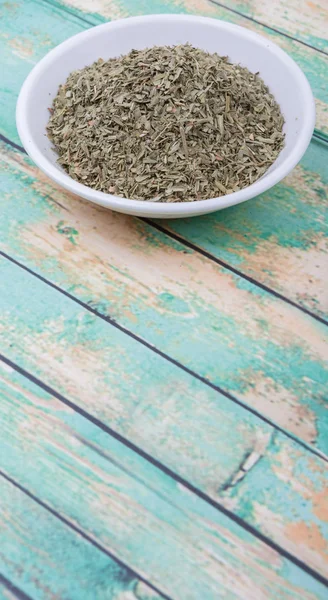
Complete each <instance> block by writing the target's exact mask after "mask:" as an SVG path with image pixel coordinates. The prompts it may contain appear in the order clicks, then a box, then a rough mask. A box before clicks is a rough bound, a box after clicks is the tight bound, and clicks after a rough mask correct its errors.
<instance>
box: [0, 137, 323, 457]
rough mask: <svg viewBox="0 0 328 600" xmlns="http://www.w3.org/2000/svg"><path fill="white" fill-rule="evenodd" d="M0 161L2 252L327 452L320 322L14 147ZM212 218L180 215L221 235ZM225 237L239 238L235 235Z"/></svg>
mask: <svg viewBox="0 0 328 600" xmlns="http://www.w3.org/2000/svg"><path fill="white" fill-rule="evenodd" d="M0 159H1V162H2V173H3V175H2V181H3V183H2V184H0V185H2V193H3V194H4V197H5V198H6V202H5V204H6V210H5V211H4V214H3V216H2V218H1V222H0V240H1V241H0V248H1V249H2V250H4V251H5V252H6V253H7V254H9V255H10V256H12V257H13V258H15V259H16V260H19V261H21V262H22V264H24V265H26V266H28V267H29V268H31V269H33V270H35V271H36V272H38V273H39V274H41V275H43V276H45V277H46V278H47V279H49V280H50V281H52V282H53V283H55V284H56V285H59V286H60V287H61V288H62V289H64V290H66V291H68V292H70V293H72V294H73V295H74V296H75V297H76V298H78V299H80V300H82V301H83V302H85V303H87V304H88V305H90V306H92V307H93V308H94V309H96V310H97V311H99V312H100V313H101V314H102V315H104V316H106V315H110V316H111V317H112V318H114V319H115V320H116V321H117V322H118V323H119V324H121V325H122V326H124V327H127V328H128V329H129V330H130V331H132V332H133V333H134V334H136V335H138V336H140V337H141V338H142V339H146V340H147V341H148V342H149V343H151V344H153V345H155V346H156V347H157V348H159V349H160V350H161V351H162V352H165V353H166V354H168V355H169V356H170V357H173V358H174V359H176V360H178V361H179V362H180V363H181V364H182V365H184V366H185V367H187V368H189V369H192V370H193V371H195V372H196V373H198V374H200V375H201V376H203V377H206V378H207V380H209V381H210V382H212V383H213V384H215V385H218V386H220V387H221V388H222V389H223V390H225V391H226V392H228V393H231V394H233V395H234V396H235V397H236V398H237V399H238V400H239V401H241V402H242V403H244V404H245V405H246V406H250V407H252V408H254V409H255V410H257V411H258V412H259V413H261V414H263V415H265V416H267V417H268V418H270V419H272V420H273V421H274V422H276V423H278V424H279V425H280V426H281V427H282V428H284V429H285V430H287V431H290V432H292V433H293V434H294V435H296V436H297V437H299V438H300V439H303V440H304V441H305V442H307V443H309V444H313V445H315V446H316V447H317V448H318V449H319V450H321V451H323V452H326V453H327V450H328V435H327V425H328V423H327V417H326V412H325V408H324V405H323V398H324V397H325V390H326V387H327V381H328V372H327V366H326V364H325V362H326V361H325V359H326V343H325V341H326V327H325V326H324V325H321V324H320V323H317V322H316V321H315V320H314V319H311V318H310V317H308V316H307V315H304V314H303V313H302V312H301V311H300V310H298V309H296V308H294V307H291V306H289V305H288V304H286V303H285V302H283V301H282V300H280V299H277V298H275V297H273V296H272V295H271V294H269V293H268V292H264V291H263V290H261V289H260V288H258V287H257V286H256V285H254V284H250V283H249V282H247V281H245V280H243V279H242V278H241V277H239V276H237V275H234V274H232V273H231V272H230V271H229V270H228V269H226V268H223V267H220V266H218V265H215V264H214V263H213V262H212V261H210V260H209V259H208V258H204V257H202V256H200V255H199V254H198V253H197V252H195V251H192V250H190V249H186V247H185V246H184V245H183V244H181V243H177V242H175V241H173V240H172V239H170V238H169V237H168V236H166V235H165V234H163V233H161V232H158V231H157V230H156V229H154V228H153V227H152V226H151V225H148V224H146V223H144V222H142V221H140V220H137V219H131V218H129V217H125V216H123V215H118V214H115V213H112V212H110V211H106V210H103V209H100V208H98V207H95V206H92V205H90V204H87V203H85V202H82V201H78V200H77V199H76V198H73V197H71V196H69V195H68V194H67V193H66V192H62V191H60V190H58V188H56V187H55V186H53V185H52V184H50V182H49V181H48V179H46V178H45V177H44V176H42V175H41V174H40V173H39V172H38V171H37V170H36V169H35V168H34V167H33V166H32V164H31V162H30V161H29V160H28V159H27V158H25V157H24V156H22V155H21V154H19V153H17V152H15V151H13V150H12V149H10V148H9V147H7V148H6V147H5V146H4V145H3V146H2V152H1V150H0ZM248 204H249V207H250V208H249V211H250V213H252V210H253V208H252V206H253V203H248ZM313 205H314V206H313ZM240 211H241V215H245V209H244V206H242V207H240ZM310 211H312V221H310V216H309V213H310ZM225 213H227V219H228V220H229V218H230V223H233V216H232V215H231V212H230V213H229V211H224V212H223V213H222V214H225ZM299 213H300V218H301V219H303V217H302V214H301V209H299ZM309 213H308V216H309V238H310V236H311V234H312V233H313V224H314V223H316V222H320V217H321V215H322V208H320V207H319V206H318V204H317V203H314V202H313V203H312V205H311V208H309ZM220 214H221V213H218V215H220ZM310 214H311V213H310ZM230 215H231V216H230ZM292 215H293V213H292ZM220 218H222V217H220V216H217V215H214V216H212V221H211V220H209V222H210V223H213V222H214V223H215V220H220ZM281 220H283V217H282V218H281ZM203 222H204V226H203V225H202V223H203ZM207 222H208V221H206V220H205V221H203V220H202V219H194V220H191V221H189V223H188V222H185V223H184V224H183V227H185V229H184V231H186V233H187V234H188V226H189V227H192V228H193V230H192V234H194V235H195V236H196V235H198V236H199V237H198V238H197V242H199V240H200V239H201V240H204V239H205V240H206V235H208V237H209V236H210V234H212V238H213V239H214V235H215V228H214V226H213V228H212V229H211V227H210V225H208V226H207V229H205V228H206V223H207ZM237 222H238V221H237ZM249 222H250V220H249ZM239 223H240V224H242V223H245V219H243V218H241V219H240V220H239ZM257 223H258V227H257V230H258V229H259V227H260V223H261V221H260V220H258V221H257ZM292 223H293V221H292V216H291V226H290V231H291V232H292ZM311 224H312V225H311ZM175 227H177V228H179V225H178V223H177V222H176V225H175ZM198 228H199V232H198ZM253 231H254V237H256V235H255V232H256V227H254V230H253ZM207 232H208V233H207ZM179 233H180V230H179ZM187 237H188V236H187ZM189 237H190V236H189ZM225 239H226V245H227V246H228V245H230V247H232V245H233V240H236V245H238V244H239V236H238V235H237V234H236V233H235V235H233V234H231V235H230V236H229V235H228V234H226V238H225ZM229 239H231V240H232V241H231V242H230V244H229ZM222 241H223V240H222ZM200 243H201V242H199V244H200ZM215 248H220V245H219V244H216V245H215V242H214V241H213V245H212V247H211V248H210V250H211V251H213V253H215ZM221 248H223V243H222V246H221ZM231 255H232V252H231ZM155 274H156V280H154V276H155ZM163 319H165V326H163ZM290 364H293V370H292V372H291V369H290Z"/></svg>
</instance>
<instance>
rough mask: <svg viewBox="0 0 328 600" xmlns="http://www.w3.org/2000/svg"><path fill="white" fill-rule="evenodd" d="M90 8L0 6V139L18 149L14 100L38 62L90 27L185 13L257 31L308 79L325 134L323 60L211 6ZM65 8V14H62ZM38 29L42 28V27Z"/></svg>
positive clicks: (116, 4) (29, 2)
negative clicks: (139, 16)
mask: <svg viewBox="0 0 328 600" xmlns="http://www.w3.org/2000/svg"><path fill="white" fill-rule="evenodd" d="M92 6H93V7H94V11H96V12H93V13H90V12H87V11H88V7H90V2H89V0H71V2H69V1H67V2H66V3H65V5H64V4H61V3H59V2H57V1H56V0H18V1H17V2H15V3H10V2H9V3H8V2H4V1H3V0H1V2H0V17H1V19H2V34H1V36H0V52H1V55H2V56H3V57H4V58H3V62H4V64H5V65H6V66H8V67H9V68H6V69H4V72H3V74H2V77H1V82H0V86H1V87H0V89H1V91H2V94H1V104H0V128H1V131H2V133H3V134H4V135H6V136H7V137H9V138H10V139H12V140H13V141H15V142H16V143H19V138H18V135H17V132H16V129H15V125H14V122H15V120H14V113H15V103H16V97H17V95H18V92H19V89H20V87H21V85H22V83H23V81H24V79H25V77H26V76H27V74H28V73H29V71H30V70H31V68H32V67H33V65H34V64H36V63H37V62H38V60H40V59H41V58H42V56H44V55H45V54H46V53H47V52H48V51H49V50H50V49H51V48H53V47H54V46H55V45H57V44H59V43H60V42H62V41H64V40H65V39H67V38H68V37H69V36H71V35H74V34H76V33H78V32H79V31H83V30H84V29H87V28H88V27H90V26H92V25H97V24H99V23H103V22H105V21H107V20H108V19H113V18H118V17H122V16H128V15H137V14H145V13H153V12H159V13H160V12H188V13H190V14H204V15H207V16H211V17H214V18H219V19H222V20H225V21H231V22H233V23H237V24H238V25H242V26H244V27H247V28H248V29H251V30H253V31H257V32H258V33H261V34H262V35H264V36H266V37H268V38H269V39H270V40H272V41H274V42H275V43H277V44H278V45H280V47H281V48H282V49H283V50H285V51H286V52H288V54H290V55H291V56H292V57H293V58H294V59H295V60H296V62H297V63H298V64H299V66H300V67H301V68H302V69H303V71H304V72H305V74H306V75H307V77H308V79H309V82H310V84H311V87H312V90H313V93H314V95H315V98H316V108H317V124H316V126H317V128H318V129H321V130H322V131H326V132H328V116H327V115H328V91H327V86H326V85H325V81H326V79H327V73H328V57H327V56H325V55H322V54H319V53H318V52H316V51H315V50H312V49H311V48H307V47H306V46H303V45H301V44H298V43H297V42H294V41H293V40H289V39H288V38H286V37H284V36H282V35H279V34H277V33H275V32H273V31H271V30H269V29H267V28H265V27H261V26H259V25H257V24H254V23H252V22H250V21H248V20H247V19H245V18H244V17H240V16H238V15H234V14H233V13H231V12H229V11H228V10H227V9H224V8H221V7H219V6H215V5H213V4H210V3H209V2H208V1H207V0H195V1H191V0H176V1H175V0H165V1H163V0H160V1H158V2H156V3H153V2H152V1H151V0H147V1H145V0H144V1H142V2H140V1H139V2H135V0H115V1H112V0H109V1H108V0H107V1H106V0H97V2H94V3H93V4H92ZM65 7H66V8H67V9H68V11H69V12H64V10H63V9H65ZM89 11H90V8H89ZM36 15H37V19H36V18H35V16H36ZM38 23H42V26H39V25H38Z"/></svg>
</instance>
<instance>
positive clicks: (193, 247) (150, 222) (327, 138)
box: [0, 0, 328, 326]
mask: <svg viewBox="0 0 328 600" xmlns="http://www.w3.org/2000/svg"><path fill="white" fill-rule="evenodd" d="M44 1H45V0H44ZM319 134H320V135H319ZM313 136H314V137H317V138H318V139H319V140H320V141H321V142H325V143H328V136H325V135H324V134H321V132H319V131H317V133H314V134H313ZM0 140H2V141H3V142H4V143H6V144H8V145H9V146H11V147H12V148H15V150H18V151H20V152H22V153H24V154H27V152H26V150H25V149H24V148H23V147H22V146H19V145H18V144H16V143H15V142H12V141H11V140H9V139H8V138H7V137H6V136H4V135H2V134H1V133H0ZM137 218H139V219H140V220H141V221H143V222H144V223H147V224H148V225H149V226H150V227H153V228H154V229H157V230H158V231H160V232H161V233H164V234H165V235H167V236H168V237H170V238H172V239H174V240H175V241H177V242H179V243H180V244H183V245H184V246H186V247H187V248H190V249H191V250H193V251H194V252H197V253H198V254H201V255H202V256H204V257H205V258H207V259H209V260H211V261H212V262H214V263H216V264H218V265H219V266H221V267H223V268H224V269H227V270H228V271H230V272H231V273H234V274H235V275H237V276H238V277H241V278H242V279H245V280H246V281H248V282H249V283H251V284H253V285H255V286H257V287H259V288H260V289H262V290H264V291H265V292H267V293H268V294H271V295H272V296H274V297H276V298H279V300H282V301H283V302H286V303H287V304H289V305H290V306H293V307H294V308H297V309H298V310H300V311H302V312H303V313H305V314H307V315H308V316H310V317H312V318H313V319H315V320H316V321H318V322H319V323H322V324H323V325H327V326H328V320H327V319H324V318H323V317H320V316H319V315H316V314H315V313H313V312H312V311H311V310H309V309H308V308H305V307H304V306H302V305H301V304H298V303H297V302H294V300H291V299H290V298H287V296H284V295H283V294H281V293H280V292H277V291H275V290H273V289H272V288H270V287H269V286H267V285H265V284H264V283H261V282H260V281H257V279H255V278H253V277H251V276H250V275H247V274H246V273H243V272H242V271H240V270H239V269H236V268H235V267H233V266H232V265H229V263H227V262H225V261H224V260H221V259H219V258H217V257H216V256H214V255H213V254H211V253H210V252H207V251H206V250H203V249H202V248H200V246H197V245H196V244H194V243H193V242H189V241H188V240H186V239H185V238H183V237H181V236H179V235H178V234H176V233H174V232H173V231H170V230H169V229H167V228H166V227H163V226H162V225H159V224H158V223H157V222H155V221H153V220H152V219H147V218H146V217H137ZM7 258H9V257H7ZM17 264H18V263H17ZM20 266H22V265H21V264H20ZM31 272H32V273H34V272H33V271H31ZM47 283H49V282H48V281H47Z"/></svg>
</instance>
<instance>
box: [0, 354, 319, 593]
mask: <svg viewBox="0 0 328 600" xmlns="http://www.w3.org/2000/svg"><path fill="white" fill-rule="evenodd" d="M1 387H2V402H1V411H5V414H6V421H5V422H6V435H5V436H3V435H2V436H1V439H0V447H1V453H2V456H3V461H2V462H3V469H4V471H5V472H9V473H10V474H11V476H14V477H15V479H17V480H18V481H19V483H20V484H21V485H22V486H24V487H26V488H28V490H29V492H30V493H33V494H35V493H39V489H40V484H41V485H42V498H43V502H45V503H46V504H47V505H48V506H49V507H51V508H52V509H53V510H56V511H57V512H58V513H59V514H60V515H62V516H63V517H65V518H66V519H68V520H69V522H72V523H74V525H75V527H78V528H79V529H80V530H81V531H83V532H84V533H85V534H86V535H88V536H90V537H91V538H96V539H97V540H98V542H99V543H100V544H101V546H102V547H103V548H104V549H107V550H108V551H111V552H113V553H114V554H115V555H118V556H119V557H120V558H121V559H122V560H124V561H126V562H129V564H130V565H132V566H133V567H134V569H135V570H136V571H138V572H139V573H142V574H143V576H145V577H148V576H149V577H151V579H152V581H153V582H154V583H156V585H157V586H158V587H159V588H160V589H161V590H163V591H164V592H166V593H167V594H169V595H170V596H171V597H173V598H186V599H187V598H188V600H189V599H190V600H193V599H195V600H199V598H208V599H209V600H210V599H212V598H213V599H215V600H216V599H217V598H218V597H222V598H226V599H228V600H230V599H237V598H239V599H240V600H241V599H244V598H253V597H254V598H257V599H258V600H267V599H268V598H272V599H276V598H279V599H281V600H285V599H288V600H289V599H290V600H310V599H311V600H312V599H315V598H320V599H321V598H322V599H324V598H325V597H326V590H325V588H324V586H323V585H322V584H321V583H319V582H318V581H316V580H314V579H313V578H312V577H310V576H309V575H308V574H306V573H305V572H304V571H302V570H301V569H299V568H298V567H296V566H295V565H293V564H292V563H291V562H290V561H288V560H287V559H286V558H284V557H282V556H281V555H280V554H279V553H277V552H276V551H274V550H273V549H272V548H269V547H268V546H266V545H265V544H264V543H263V542H261V541H260V540H257V539H255V538H254V536H252V535H251V534H250V533H248V532H247V531H245V530H244V529H243V528H242V527H240V525H238V524H237V523H234V522H233V521H231V519H229V518H228V517H226V516H225V515H224V514H222V513H221V512H219V511H218V510H216V509H215V508H213V507H212V506H210V505H209V504H208V503H206V502H204V501H203V500H201V499H200V498H198V497H196V496H195V495H194V494H191V493H190V492H188V491H187V490H186V489H185V488H184V487H183V486H182V485H181V484H178V483H177V482H175V481H174V480H173V479H172V478H170V477H168V476H167V475H165V474H164V473H162V472H159V471H158V469H156V468H155V467H154V466H153V465H151V464H149V463H148V462H147V461H145V460H144V459H142V458H141V457H140V456H138V455H136V453H135V452H133V451H132V450H130V449H129V448H127V447H126V446H123V445H122V444H120V442H118V441H117V440H115V439H113V438H112V437H111V436H109V435H107V434H106V433H104V432H102V431H101V430H100V429H99V428H97V427H96V426H95V425H94V424H92V423H90V422H88V421H87V420H86V419H84V418H82V417H81V416H79V415H77V414H76V412H74V411H72V410H71V409H70V408H69V407H68V406H63V404H61V403H60V402H59V401H58V400H56V398H54V397H53V396H51V395H49V394H48V393H45V392H44V391H42V390H40V388H39V387H37V386H35V385H34V384H32V383H31V382H28V381H27V380H26V378H24V377H22V376H20V375H18V374H17V373H16V372H9V371H8V367H7V366H6V368H5V369H4V370H3V371H2V378H1ZM26 455H28V457H29V469H28V470H27V469H26V467H25V457H26ZM34 530H35V528H34ZM35 535H36V534H35ZM58 535H60V527H59V526H58ZM67 535H68V534H67ZM75 551H77V549H75ZM40 552H41V549H40ZM53 552H55V548H53ZM42 554H43V557H44V558H45V557H46V553H45V552H43V553H42ZM195 567H196V568H195ZM70 597H71V596H70ZM122 597H125V596H124V595H123V596H122ZM127 597H128V596H127ZM129 597H131V596H129ZM132 598H133V596H132ZM138 598H140V596H138ZM141 598H142V596H141Z"/></svg>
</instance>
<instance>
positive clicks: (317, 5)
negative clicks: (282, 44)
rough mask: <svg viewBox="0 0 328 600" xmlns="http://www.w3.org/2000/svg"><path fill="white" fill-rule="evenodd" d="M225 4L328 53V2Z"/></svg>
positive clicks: (241, 0)
mask: <svg viewBox="0 0 328 600" xmlns="http://www.w3.org/2000/svg"><path fill="white" fill-rule="evenodd" d="M211 1H213V2H214V3H216V2H217V1H218V2H219V4H221V2H220V0H211ZM222 4H224V5H225V6H226V7H228V8H231V9H232V10H236V11H238V12H239V13H242V14H243V15H246V16H248V17H250V18H251V19H255V20H257V21H260V22H261V23H264V24H265V25H267V26H268V27H273V28H275V29H278V30H279V31H281V32H283V33H284V34H287V35H288V36H292V37H294V38H296V39H297V40H299V41H301V42H304V43H306V44H310V45H311V46H313V47H314V48H317V49H318V50H322V51H324V52H326V53H328V37H327V31H328V3H327V0H288V2H284V1H283V0H275V2H272V0H222Z"/></svg>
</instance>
